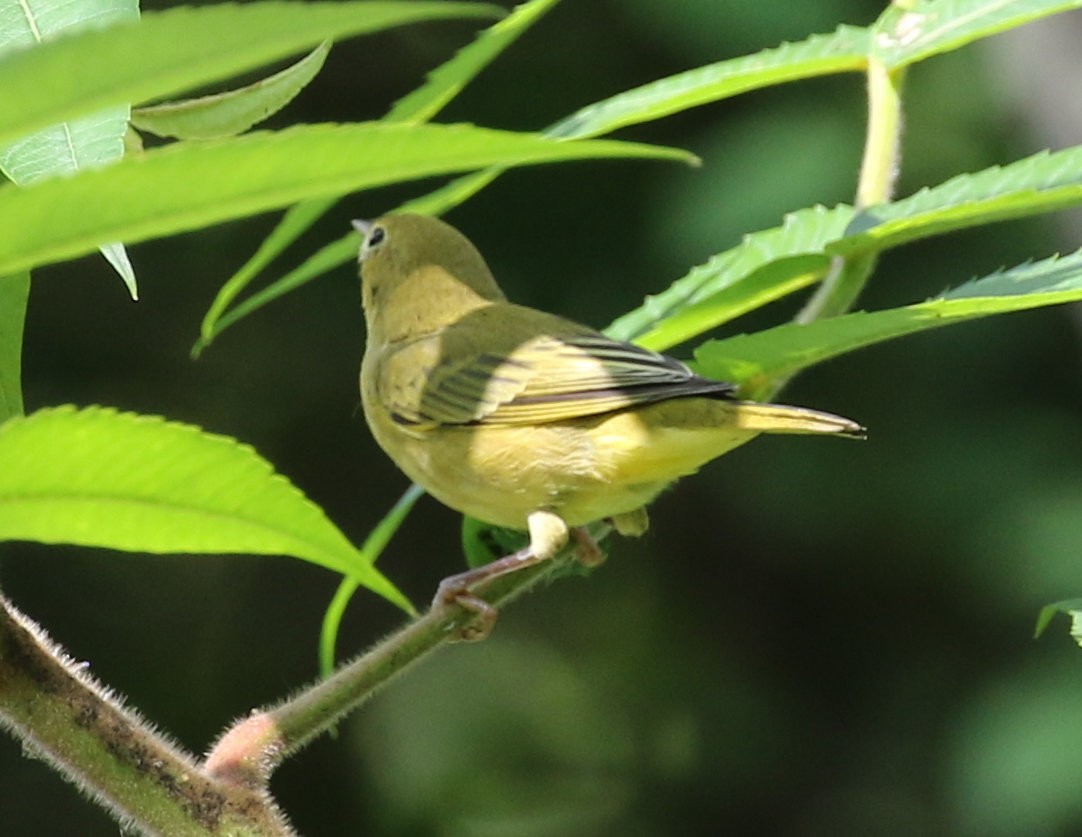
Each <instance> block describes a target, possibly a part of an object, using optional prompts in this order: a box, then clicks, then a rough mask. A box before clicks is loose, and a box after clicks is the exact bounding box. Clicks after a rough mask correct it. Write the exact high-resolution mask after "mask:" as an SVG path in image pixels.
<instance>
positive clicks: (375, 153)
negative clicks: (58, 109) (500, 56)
mask: <svg viewBox="0 0 1082 837" xmlns="http://www.w3.org/2000/svg"><path fill="white" fill-rule="evenodd" d="M633 157H640V158H655V159H669V160H687V159H688V155H687V154H686V153H684V152H680V151H676V150H674V149H665V148H661V147H658V146H648V145H641V144H634V143H621V142H615V141H608V140H592V141H585V142H575V143H568V142H556V141H554V140H549V139H546V138H544V137H541V136H538V135H532V134H516V133H512V132H508V131H493V130H488V129H483V128H475V127H473V126H469V125H385V124H381V123H367V124H360V125H306V126H300V127H296V128H291V129H287V130H285V131H281V132H278V133H271V132H263V133H253V134H245V135H243V136H241V137H236V138H231V139H225V140H211V141H208V142H206V143H199V144H191V143H177V144H174V145H170V146H166V147H164V148H161V149H155V150H152V151H148V152H146V153H145V154H143V155H141V156H137V157H129V158H127V159H125V160H123V161H121V162H120V163H117V164H116V165H114V166H111V167H109V168H108V169H104V170H97V171H89V172H83V173H82V174H79V175H76V176H74V177H70V178H64V179H61V180H49V181H45V182H43V183H40V184H38V185H36V186H34V187H32V188H28V189H4V190H0V228H2V229H5V230H8V231H9V234H8V235H6V236H4V237H2V238H0V274H3V273H10V272H13V271H15V270H18V269H21V268H23V267H29V266H33V265H37V264H44V263H47V262H52V261H57V260H61V259H65V258H71V257H72V256H77V255H80V254H82V253H85V252H87V251H88V250H89V249H92V248H93V247H96V246H97V245H98V244H100V243H101V242H102V241H113V240H118V239H122V240H124V241H130V242H135V241H142V240H145V239H148V238H153V237H155V236H161V235H169V234H172V233H177V232H181V231H183V230H190V229H196V228H199V227H203V226H207V225H209V224H214V223H218V222H220V221H225V220H229V219H231V218H238V217H244V216H247V215H251V214H254V213H257V212H262V211H265V210H269V209H274V208H277V207H281V206H286V205H288V204H291V203H295V202H296V201H298V200H302V199H304V198H309V197H325V196H329V195H340V194H344V193H347V192H353V191H357V190H360V189H365V188H371V187H374V186H381V185H385V184H388V183H396V182H400V181H403V180H410V179H414V178H419V177H426V176H429V175H434V174H445V173H449V172H456V171H463V170H469V169H475V168H482V167H485V166H489V165H527V164H534V163H544V162H561V161H568V160H579V159H586V158H633ZM267 172H274V173H275V176H274V177H267ZM101 195H109V198H110V199H109V200H108V201H102V200H101V199H100V196H101ZM87 206H94V207H95V211H94V212H87V211H86V209H85V208H86V207H87Z"/></svg>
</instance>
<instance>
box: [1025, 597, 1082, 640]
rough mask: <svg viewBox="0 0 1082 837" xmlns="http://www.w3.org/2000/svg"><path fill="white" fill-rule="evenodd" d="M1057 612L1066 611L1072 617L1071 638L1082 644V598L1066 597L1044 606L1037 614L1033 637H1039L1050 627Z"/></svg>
mask: <svg viewBox="0 0 1082 837" xmlns="http://www.w3.org/2000/svg"><path fill="white" fill-rule="evenodd" d="M1057 613H1065V614H1067V615H1068V616H1070V617H1071V638H1072V639H1073V640H1074V641H1075V642H1077V643H1078V644H1079V645H1082V599H1064V600H1063V601H1061V602H1053V603H1052V604H1048V605H1045V606H1044V607H1042V608H1041V612H1040V613H1039V614H1037V625H1036V627H1035V628H1034V629H1033V638H1034V639H1037V638H1038V637H1040V635H1041V634H1043V633H1044V632H1045V631H1046V630H1047V629H1048V626H1049V625H1050V624H1051V623H1052V620H1053V619H1054V618H1055V616H1056V614H1057Z"/></svg>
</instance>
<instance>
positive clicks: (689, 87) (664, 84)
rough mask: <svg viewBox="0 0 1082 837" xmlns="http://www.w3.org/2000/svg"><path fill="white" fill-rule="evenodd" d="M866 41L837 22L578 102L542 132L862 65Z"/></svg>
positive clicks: (641, 117)
mask: <svg viewBox="0 0 1082 837" xmlns="http://www.w3.org/2000/svg"><path fill="white" fill-rule="evenodd" d="M870 45H871V36H870V33H869V32H868V30H867V29H858V28H856V27H853V26H841V27H839V28H838V29H837V30H836V31H834V32H832V33H831V34H829V35H812V36H811V37H810V38H807V39H806V40H803V41H800V42H799V43H795V44H782V45H781V46H778V47H774V48H773V49H765V50H763V51H762V52H757V53H755V54H753V55H744V56H741V57H739V58H730V59H728V60H727V61H719V62H717V63H716V64H707V65H706V66H705V67H697V68H695V69H694V70H688V71H686V72H683V73H678V74H677V75H674V76H668V77H667V78H663V79H659V80H658V81H653V82H650V83H649V84H644V85H643V86H642V87H636V88H634V89H633V90H628V91H626V92H624V93H619V94H617V95H615V96H613V97H612V98H609V99H605V100H604V101H601V102H597V103H596V104H593V105H589V106H587V107H584V108H582V109H581V110H579V111H577V112H575V113H573V114H572V115H571V116H569V117H567V118H566V119H562V120H561V121H560V122H557V123H556V125H554V126H553V127H552V128H551V129H549V131H547V132H546V133H548V134H550V135H551V136H557V137H595V136H599V135H600V134H607V133H609V132H611V131H615V130H616V129H617V128H622V127H625V126H627V125H638V124H640V123H642V122H649V121H651V120H654V119H660V118H661V117H663V116H669V115H670V114H673V113H679V112H681V111H684V110H688V109H689V108H694V107H699V106H700V105H704V104H707V103H709V102H717V101H720V100H722V99H727V98H729V97H731V96H736V95H738V94H740V93H747V92H748V91H750V90H758V89H760V88H763V87H770V86H772V85H775V84H782V83H784V82H788V81H796V80H798V79H804V78H814V77H816V76H823V75H829V74H832V73H840V72H847V71H854V70H862V69H864V67H865V65H866V64H867V55H868V51H869V49H870V48H871V46H870Z"/></svg>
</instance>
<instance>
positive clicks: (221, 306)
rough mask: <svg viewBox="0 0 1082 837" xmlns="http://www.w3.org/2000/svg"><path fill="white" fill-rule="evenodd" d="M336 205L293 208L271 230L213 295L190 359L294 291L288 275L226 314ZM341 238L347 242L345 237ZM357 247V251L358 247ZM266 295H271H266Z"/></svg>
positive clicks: (324, 201) (318, 202)
mask: <svg viewBox="0 0 1082 837" xmlns="http://www.w3.org/2000/svg"><path fill="white" fill-rule="evenodd" d="M336 203H338V197H337V196H336V197H333V198H312V199H310V200H306V201H301V202H300V203H297V204H294V205H293V206H291V207H290V208H289V209H288V210H287V211H286V214H285V215H284V216H283V217H282V219H281V220H280V221H279V222H278V224H277V226H275V228H274V229H273V230H271V233H270V235H268V236H267V237H266V238H265V239H263V243H262V244H260V245H259V248H258V249H257V250H256V251H255V253H253V254H252V257H251V258H250V259H248V261H246V262H245V263H244V264H243V265H242V266H241V268H240V270H238V271H237V272H236V273H234V274H233V275H232V276H230V277H229V279H228V280H226V282H225V284H224V285H222V287H221V288H219V289H218V293H217V294H215V295H214V300H213V302H211V304H210V308H208V309H207V313H206V314H204V315H203V322H202V324H201V325H200V327H199V340H197V341H196V343H195V345H194V346H192V357H193V358H197V357H199V355H200V354H202V353H203V350H204V349H205V348H206V347H207V346H209V345H210V343H211V341H212V340H214V338H215V337H217V336H218V335H219V334H221V333H222V332H223V331H225V330H226V329H227V328H229V326H230V325H232V324H233V323H234V322H235V321H236V320H238V319H241V318H242V317H244V316H246V314H247V313H249V309H252V310H254V309H255V308H259V307H261V306H262V305H265V304H266V303H268V302H270V301H271V300H272V299H277V298H278V297H279V296H281V294H284V293H286V292H287V291H289V290H291V289H292V288H294V287H296V285H295V284H291V283H290V282H288V280H289V275H287V276H285V277H283V278H282V280H281V281H280V282H278V283H276V284H275V285H274V286H272V287H269V288H265V289H264V293H261V294H260V295H259V296H260V300H259V301H258V302H256V301H255V298H254V297H251V298H249V299H248V300H245V302H246V303H249V304H248V306H247V308H246V309H245V310H244V311H243V312H242V311H241V310H239V309H240V306H238V307H237V308H236V309H233V310H232V311H230V312H229V313H226V309H227V308H229V305H230V303H232V302H233V300H234V299H236V298H237V296H238V295H239V294H240V293H241V292H242V291H243V290H244V289H245V288H246V287H248V285H249V283H251V281H252V280H253V279H254V278H255V277H256V276H258V275H259V272H260V271H261V270H263V268H265V267H266V266H267V265H268V264H270V263H271V262H272V261H274V259H276V258H277V257H278V256H279V254H280V253H281V252H282V251H283V250H285V249H286V248H287V247H288V246H289V245H290V244H292V243H293V242H294V241H296V240H297V238H298V237H300V236H301V235H303V234H304V232H305V231H306V230H308V229H309V228H310V227H311V226H312V224H314V223H315V222H316V221H317V220H318V219H320V218H321V217H323V215H324V213H326V212H327V210H329V209H330V208H331V207H332V206H334V205H335V204H336ZM344 237H345V238H349V237H348V236H344ZM355 237H356V233H354V238H351V239H350V241H354V240H355ZM356 246H358V247H359V246H360V245H356ZM346 258H348V256H347V257H346ZM343 261H344V259H343ZM339 263H341V262H339ZM302 267H303V266H302ZM294 272H296V271H294ZM266 291H270V292H271V293H270V294H267V293H265V292H266ZM242 304H243V303H242Z"/></svg>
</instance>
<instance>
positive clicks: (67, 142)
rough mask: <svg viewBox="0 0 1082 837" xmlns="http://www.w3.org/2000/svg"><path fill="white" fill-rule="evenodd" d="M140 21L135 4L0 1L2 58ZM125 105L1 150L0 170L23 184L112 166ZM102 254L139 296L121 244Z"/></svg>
mask: <svg viewBox="0 0 1082 837" xmlns="http://www.w3.org/2000/svg"><path fill="white" fill-rule="evenodd" d="M138 19H139V6H138V3H137V2H136V0H75V2H72V1H71V0H59V2H58V1H57V0H29V2H28V1H27V0H0V55H6V54H9V53H11V52H13V51H16V50H21V49H26V48H28V47H37V46H38V45H40V44H41V43H43V42H47V41H53V40H56V38H57V37H59V36H60V35H67V34H70V33H72V32H75V31H78V30H79V29H86V28H91V27H101V26H107V25H110V24H113V23H118V22H123V21H132V20H138ZM127 128H128V106H127V104H124V105H121V106H118V107H112V108H109V109H108V110H106V111H102V112H100V113H95V114H91V115H89V116H84V117H82V118H79V119H72V120H69V121H67V122H63V123H61V124H59V125H51V126H49V127H48V128H43V129H41V130H39V131H36V132H35V133H33V134H30V135H29V136H26V137H22V138H21V139H19V140H17V141H15V142H13V143H10V144H8V145H6V146H4V147H2V148H0V170H2V171H3V172H4V174H6V175H7V176H8V177H9V178H10V179H11V181H12V182H13V183H16V184H18V185H20V186H26V185H29V184H31V183H34V182H36V181H38V180H41V179H42V178H46V177H55V176H57V175H62V174H63V175H66V174H72V173H74V172H77V171H80V170H82V169H84V168H94V167H97V166H104V165H108V164H109V163H113V162H116V161H117V160H119V159H120V158H121V157H122V156H123V155H124V133H125V131H127ZM101 251H102V254H103V255H104V256H105V258H106V259H107V260H108V261H109V263H110V264H111V265H112V266H113V268H114V269H115V270H116V271H117V273H118V274H120V278H121V279H123V280H124V284H125V285H126V286H127V288H128V293H130V294H131V297H132V299H137V298H138V296H139V293H138V290H137V286H136V280H135V271H134V270H132V266H131V263H130V262H129V261H128V254H127V253H126V252H125V250H124V245H123V244H116V243H114V244H107V245H104V246H103V247H102V248H101Z"/></svg>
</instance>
